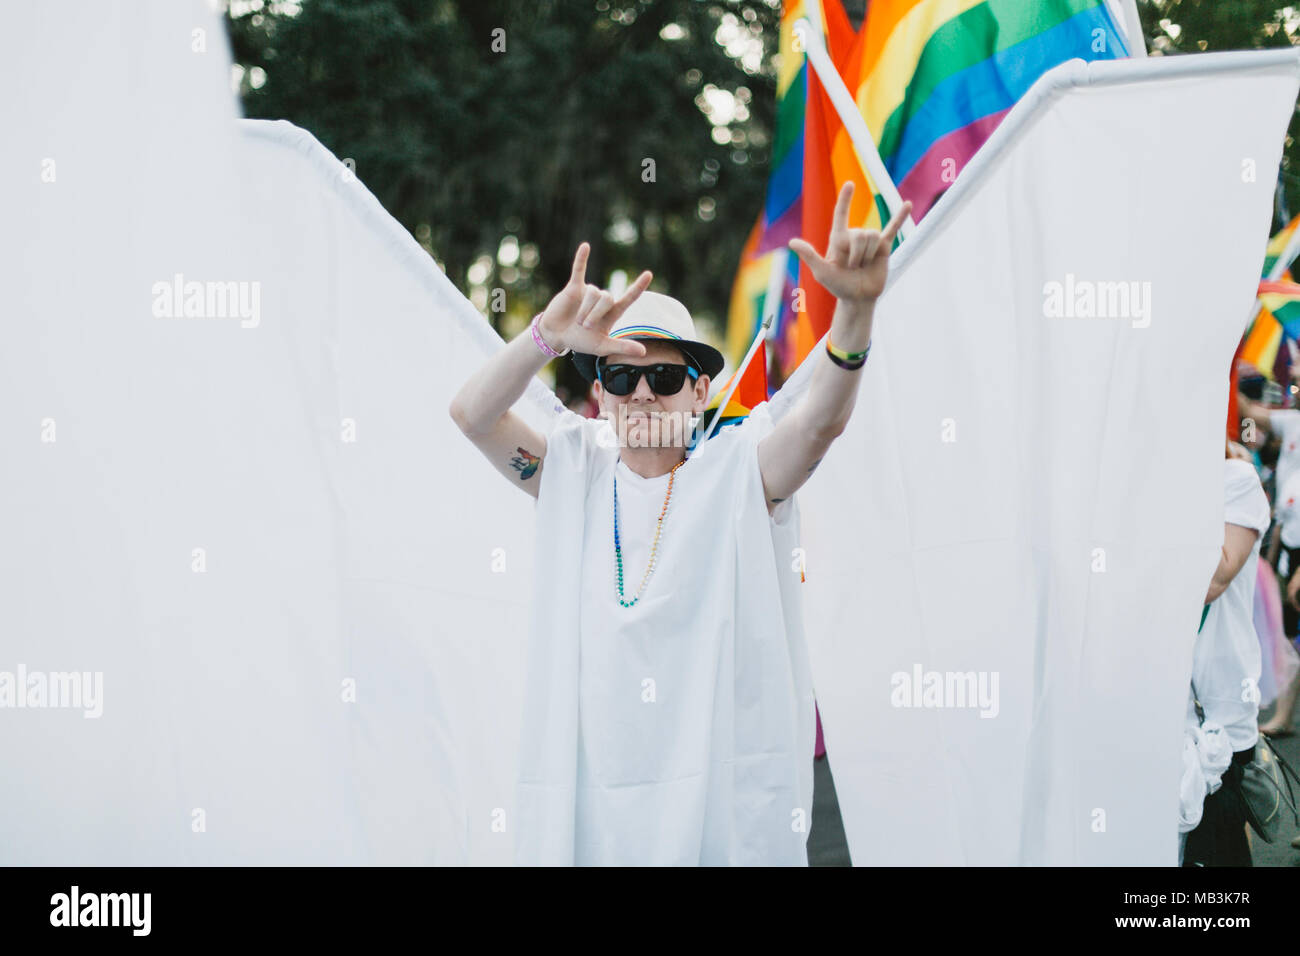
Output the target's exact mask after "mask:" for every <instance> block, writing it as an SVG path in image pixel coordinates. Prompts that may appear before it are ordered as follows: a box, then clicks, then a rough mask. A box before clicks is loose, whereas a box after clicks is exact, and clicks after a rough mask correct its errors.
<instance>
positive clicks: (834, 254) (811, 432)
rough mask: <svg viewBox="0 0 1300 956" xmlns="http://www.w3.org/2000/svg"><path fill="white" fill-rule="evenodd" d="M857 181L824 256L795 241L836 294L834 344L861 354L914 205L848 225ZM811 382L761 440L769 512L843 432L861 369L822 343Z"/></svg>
mask: <svg viewBox="0 0 1300 956" xmlns="http://www.w3.org/2000/svg"><path fill="white" fill-rule="evenodd" d="M852 200H853V183H851V182H850V183H845V184H844V187H843V188H842V189H841V190H840V195H839V198H838V199H837V200H836V202H835V216H834V219H833V220H832V223H831V234H830V240H829V242H828V243H827V248H826V256H825V258H823V257H822V256H820V255H818V254H817V250H816V249H814V248H813V247H812V246H810V245H809V244H808V243H806V242H804V241H803V240H802V239H791V240H790V248H791V249H793V250H794V251H795V253H796V254H798V256H799V258H800V259H802V260H803V261H804V262H805V263H806V264H807V265H808V268H809V269H811V270H812V274H813V276H814V278H816V279H817V281H818V282H820V283H821V284H822V286H824V287H825V288H826V290H827V291H828V292H831V293H832V294H834V296H835V298H836V303H835V314H834V315H833V316H832V318H831V328H830V336H829V337H830V342H831V344H832V345H833V346H834V347H835V348H836V349H837V350H843V351H845V352H862V351H864V350H865V349H866V348H867V346H868V345H869V344H870V342H871V322H872V318H873V316H874V314H875V309H876V299H877V298H879V297H880V294H881V292H883V291H884V289H885V279H886V278H887V277H888V275H889V251H890V247H891V246H892V245H893V242H894V236H896V235H897V234H898V230H899V228H900V227H901V226H902V224H903V220H905V219H906V218H907V215H908V213H909V212H911V209H912V204H911V203H910V202H905V203H903V206H902V208H901V209H899V210H898V212H897V213H896V214H895V215H894V218H893V219H891V220H890V221H889V224H888V225H886V226H885V228H884V230H883V231H881V232H877V231H875V230H874V229H872V230H868V229H850V228H849V205H850V203H851V202H852ZM815 361H816V363H817V364H816V366H815V367H814V369H813V373H812V380H811V381H810V382H809V383H808V390H807V391H806V392H805V393H804V395H803V397H802V398H800V399H799V401H798V402H797V403H796V404H795V406H794V407H793V408H792V409H790V411H789V413H787V414H786V416H785V417H784V418H782V419H781V421H780V422H779V423H778V424H777V426H776V427H775V428H773V429H772V431H771V432H770V433H769V434H768V435H767V437H766V438H764V439H763V440H762V441H761V442H759V445H758V467H759V472H760V474H762V476H763V493H764V495H766V497H767V510H768V512H769V513H771V512H773V511H775V510H776V507H777V505H779V504H780V503H781V502H782V501H784V500H785V499H786V498H789V497H790V496H791V495H792V494H794V493H795V492H796V491H797V490H798V489H799V488H800V487H801V486H802V485H803V483H804V482H805V481H807V480H808V477H809V476H810V475H811V474H812V473H813V469H815V468H816V467H817V465H818V464H819V463H820V462H821V460H822V456H823V455H825V454H826V451H827V449H829V448H830V446H831V442H833V441H834V440H835V439H836V437H838V436H839V435H840V433H841V432H843V431H844V429H845V427H846V426H847V425H848V422H849V416H850V415H851V414H852V413H853V405H854V402H856V401H857V395H858V382H859V381H860V380H861V378H862V369H857V370H853V371H850V370H848V369H844V368H841V367H840V366H838V365H836V364H835V362H834V361H833V360H832V359H831V357H830V356H829V355H827V354H826V350H825V349H824V348H823V349H819V350H818V355H817V356H816V358H815Z"/></svg>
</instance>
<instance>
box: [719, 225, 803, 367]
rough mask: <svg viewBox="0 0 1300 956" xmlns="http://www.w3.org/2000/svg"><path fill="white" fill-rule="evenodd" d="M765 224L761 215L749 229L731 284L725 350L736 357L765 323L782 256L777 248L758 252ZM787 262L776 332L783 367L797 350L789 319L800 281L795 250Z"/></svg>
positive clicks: (747, 349) (743, 352)
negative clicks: (773, 275) (768, 300)
mask: <svg viewBox="0 0 1300 956" xmlns="http://www.w3.org/2000/svg"><path fill="white" fill-rule="evenodd" d="M763 224H764V221H763V217H762V216H761V215H760V216H759V219H758V221H757V222H756V223H754V227H753V229H751V230H750V232H749V238H748V239H746V240H745V246H744V248H743V249H742V250H741V254H740V268H739V269H737V270H736V278H735V281H734V282H733V283H732V286H731V301H730V304H729V305H728V307H727V342H726V351H727V354H728V355H732V356H735V357H736V358H737V360H739V359H740V358H741V357H743V356H744V355H745V354H746V353H747V352H748V351H749V347H750V345H752V344H753V342H754V336H756V335H758V332H759V329H760V328H761V326H762V321H763V314H764V309H765V308H766V307H767V293H768V288H769V286H770V285H771V279H772V269H773V268H774V267H775V265H776V262H777V260H778V259H779V258H780V256H779V255H778V254H777V253H776V252H775V251H774V252H769V253H766V254H759V253H758V251H757V249H758V243H759V240H760V238H761V237H762V230H763ZM785 263H786V275H785V279H784V280H783V282H782V283H781V286H780V288H779V291H778V295H779V296H780V301H779V302H778V303H777V313H776V332H775V336H776V338H775V351H776V356H777V363H778V365H780V366H781V367H785V363H786V362H788V361H789V360H790V358H791V357H792V355H793V351H794V337H793V332H794V325H793V323H792V322H790V317H791V315H792V313H791V302H792V301H793V296H794V286H795V283H796V282H797V281H798V266H799V260H798V257H797V256H795V254H794V253H790V254H789V255H787V256H785ZM783 318H784V321H782V320H783Z"/></svg>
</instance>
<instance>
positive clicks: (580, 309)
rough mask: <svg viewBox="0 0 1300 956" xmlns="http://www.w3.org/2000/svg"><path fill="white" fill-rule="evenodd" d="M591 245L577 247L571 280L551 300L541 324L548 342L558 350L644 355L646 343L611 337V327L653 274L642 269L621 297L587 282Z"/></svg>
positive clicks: (644, 288)
mask: <svg viewBox="0 0 1300 956" xmlns="http://www.w3.org/2000/svg"><path fill="white" fill-rule="evenodd" d="M590 254H591V247H590V246H589V245H587V243H585V242H584V243H583V244H582V245H580V246H578V252H577V254H576V255H575V256H574V257H573V272H572V273H571V274H570V275H569V282H568V284H567V285H565V287H564V288H563V289H561V290H560V291H559V293H558V294H557V295H556V296H555V298H554V299H552V300H551V302H550V304H549V305H548V306H547V307H546V311H545V312H543V313H542V317H541V319H540V320H539V321H538V323H537V324H538V326H539V327H540V329H541V333H542V337H543V338H544V339H545V340H546V343H547V344H548V345H550V346H551V348H553V349H555V350H556V351H563V350H564V349H566V348H571V349H573V350H574V351H575V352H585V353H587V354H588V355H614V354H619V355H634V356H642V355H645V346H644V345H642V344H641V343H640V342H634V341H633V340H631V339H611V338H610V337H609V330H610V329H611V328H613V326H614V323H615V322H617V321H618V319H619V316H621V315H622V314H623V313H624V312H626V311H627V307H628V306H630V305H631V304H632V303H633V302H635V301H636V300H637V298H638V297H639V296H640V295H641V293H642V292H644V291H645V290H646V287H647V286H648V285H650V279H651V276H650V273H649V272H642V273H641V274H640V275H639V276H637V279H636V281H635V282H633V283H632V284H631V285H630V286H628V287H627V289H626V290H625V291H624V292H623V294H622V295H621V296H619V297H618V298H614V296H613V295H611V294H610V293H609V292H606V291H605V290H603V289H601V288H599V287H597V286H594V285H590V284H589V283H588V282H587V281H586V275H587V257H588V256H589V255H590Z"/></svg>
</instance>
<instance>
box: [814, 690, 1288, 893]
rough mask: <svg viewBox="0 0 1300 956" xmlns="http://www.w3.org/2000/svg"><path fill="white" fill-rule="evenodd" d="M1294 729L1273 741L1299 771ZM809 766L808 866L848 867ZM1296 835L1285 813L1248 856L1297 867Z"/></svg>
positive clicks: (827, 782)
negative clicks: (1272, 837) (1271, 837)
mask: <svg viewBox="0 0 1300 956" xmlns="http://www.w3.org/2000/svg"><path fill="white" fill-rule="evenodd" d="M1297 711H1300V708H1297ZM1271 714H1272V708H1268V709H1265V710H1263V711H1261V713H1260V720H1261V721H1263V720H1266V719H1267V718H1268V717H1269V716H1271ZM1293 726H1295V725H1294V724H1293ZM1296 729H1297V733H1296V734H1295V735H1293V736H1291V737H1283V738H1280V739H1277V738H1275V739H1274V741H1273V742H1274V744H1275V745H1276V746H1277V750H1278V752H1279V753H1280V754H1281V755H1282V759H1283V760H1285V761H1287V762H1288V763H1289V764H1291V766H1293V767H1295V768H1296V770H1297V771H1298V772H1300V727H1297V728H1296ZM813 767H814V776H813V818H812V830H811V831H810V832H809V834H808V865H809V866H850V865H851V863H850V860H849V845H848V843H847V842H846V841H845V838H844V823H843V821H841V819H840V805H839V801H838V800H837V799H836V796H835V781H834V779H833V777H832V776H831V765H830V758H829V756H828V757H823V758H822V759H821V760H817V761H814V763H813ZM1296 797H1297V799H1300V788H1298V789H1297V792H1296ZM1297 834H1300V829H1297V827H1296V825H1295V819H1294V818H1293V817H1291V816H1290V814H1289V813H1288V814H1287V815H1286V816H1285V817H1284V819H1283V821H1282V832H1281V833H1280V834H1279V835H1278V838H1277V840H1276V841H1274V842H1273V843H1271V844H1270V843H1265V842H1264V841H1263V840H1261V839H1259V838H1258V837H1256V836H1255V833H1254V831H1251V832H1250V841H1251V844H1250V845H1251V856H1252V858H1253V859H1254V862H1255V865H1256V866H1290V867H1298V868H1300V850H1297V849H1294V848H1293V847H1292V846H1291V840H1292V838H1293V837H1295V836H1296V835H1297Z"/></svg>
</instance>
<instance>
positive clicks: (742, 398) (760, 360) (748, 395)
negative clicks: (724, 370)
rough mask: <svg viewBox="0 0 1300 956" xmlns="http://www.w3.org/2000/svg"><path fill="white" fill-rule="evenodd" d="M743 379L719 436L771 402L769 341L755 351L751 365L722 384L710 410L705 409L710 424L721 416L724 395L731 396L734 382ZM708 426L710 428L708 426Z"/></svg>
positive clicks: (724, 412)
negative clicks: (768, 365)
mask: <svg viewBox="0 0 1300 956" xmlns="http://www.w3.org/2000/svg"><path fill="white" fill-rule="evenodd" d="M737 375H739V376H740V384H739V385H737V386H736V390H735V391H734V392H733V393H732V394H731V398H730V399H729V400H728V401H727V407H726V408H724V409H722V412H721V418H720V419H719V421H718V430H717V431H715V432H714V434H715V435H716V434H717V433H718V432H720V431H721V430H722V429H724V428H726V427H727V426H728V425H734V424H736V423H737V422H739V421H740V420H741V419H743V418H745V417H746V416H747V415H748V414H749V413H750V412H752V411H753V410H754V407H755V406H756V405H761V404H762V403H763V402H765V401H767V398H768V395H767V342H766V341H764V342H760V343H759V345H758V348H757V349H755V350H754V355H753V357H752V358H751V359H750V360H749V364H748V365H746V366H745V367H744V368H741V369H737V370H736V371H735V372H733V373H732V374H731V376H730V377H729V378H728V379H727V380H726V381H725V382H723V383H722V387H721V388H720V389H718V392H717V394H716V395H714V396H713V398H712V399H710V401H709V404H708V407H707V408H705V410H704V418H705V421H706V423H707V422H709V421H711V420H712V419H713V417H715V416H717V415H718V414H719V413H718V406H719V405H721V404H722V396H723V395H726V394H727V390H728V389H729V388H731V383H732V382H734V381H735V380H736V376H737ZM706 427H707V425H706Z"/></svg>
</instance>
